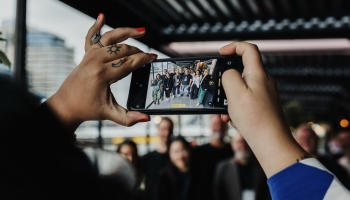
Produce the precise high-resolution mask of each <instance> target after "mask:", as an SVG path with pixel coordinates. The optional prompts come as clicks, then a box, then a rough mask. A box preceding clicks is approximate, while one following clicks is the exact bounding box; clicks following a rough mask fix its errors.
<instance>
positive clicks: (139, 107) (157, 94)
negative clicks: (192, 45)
mask: <svg viewBox="0 0 350 200" xmlns="http://www.w3.org/2000/svg"><path fill="white" fill-rule="evenodd" d="M227 69H235V70H237V71H239V72H240V73H242V71H243V63H242V59H241V57H240V56H238V55H234V56H207V57H188V58H169V59H159V60H155V61H153V62H152V63H149V64H146V65H144V66H143V67H140V68H139V69H137V70H135V71H134V72H133V73H132V76H131V82H130V91H129V96H128V100H127V108H128V110H129V111H139V112H143V113H147V114H149V115H172V114H225V113H227V99H226V95H225V91H224V89H223V86H222V81H221V77H222V74H223V72H224V71H226V70H227Z"/></svg>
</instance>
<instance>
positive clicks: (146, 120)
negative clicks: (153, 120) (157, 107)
mask: <svg viewBox="0 0 350 200" xmlns="http://www.w3.org/2000/svg"><path fill="white" fill-rule="evenodd" d="M139 122H149V119H140V120H139Z"/></svg>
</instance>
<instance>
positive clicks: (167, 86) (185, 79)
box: [150, 67, 210, 106]
mask: <svg viewBox="0 0 350 200" xmlns="http://www.w3.org/2000/svg"><path fill="white" fill-rule="evenodd" d="M209 80H210V77H209V70H208V69H204V70H203V72H202V71H201V70H199V69H197V70H194V69H193V68H185V69H183V68H181V67H180V68H178V69H176V68H175V67H174V68H172V72H169V71H168V70H167V69H164V70H163V74H162V75H160V74H159V73H158V74H156V78H155V79H151V80H150V85H151V86H152V87H153V91H152V97H153V103H154V104H155V105H159V101H163V100H164V96H165V101H170V98H175V97H176V96H178V97H179V98H180V97H182V96H184V95H185V96H186V97H189V98H190V99H192V100H194V99H198V103H197V104H196V106H200V105H202V103H203V99H204V96H205V94H206V92H207V90H208V87H209Z"/></svg>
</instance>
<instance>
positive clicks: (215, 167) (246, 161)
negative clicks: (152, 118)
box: [118, 115, 350, 200]
mask: <svg viewBox="0 0 350 200" xmlns="http://www.w3.org/2000/svg"><path fill="white" fill-rule="evenodd" d="M208 124H209V125H210V129H211V132H212V134H211V136H210V142H209V143H208V144H204V145H201V146H193V145H190V143H189V142H188V141H187V140H186V139H185V138H184V137H181V136H176V137H175V136H173V122H172V120H171V119H170V118H168V117H164V118H162V121H161V122H160V124H159V125H158V129H157V130H158V132H157V135H158V136H159V138H160V143H159V144H158V146H157V149H156V150H154V151H152V152H150V153H147V154H145V155H143V156H142V157H141V158H140V160H141V163H140V164H141V167H139V165H135V164H134V166H138V167H137V168H135V170H136V171H137V173H136V174H137V175H138V176H140V174H142V175H141V176H142V177H143V180H144V182H143V183H141V182H137V183H136V186H135V187H136V188H138V191H139V192H138V194H142V195H139V196H137V198H134V199H145V200H146V199H147V200H148V199H152V200H153V199H154V200H166V199H169V200H171V199H174V200H175V199H176V200H180V199H181V200H186V199H204V200H206V199H207V200H230V199H231V200H233V199H242V200H250V199H251V200H253V199H256V200H259V199H261V200H266V199H271V195H270V192H269V188H268V185H267V177H266V175H265V174H264V171H263V169H262V168H261V166H260V164H259V162H258V160H257V159H256V158H255V156H254V153H253V152H252V151H251V149H250V147H249V145H248V144H247V142H246V141H245V139H244V138H243V136H242V135H241V134H240V133H239V132H236V133H234V135H233V136H232V138H231V142H230V143H226V142H225V140H224V138H225V137H226V136H227V128H228V127H227V123H224V122H222V121H221V117H220V115H212V116H211V117H210V121H209V123H208ZM294 138H295V140H296V141H297V142H298V144H299V145H300V146H301V147H303V149H304V150H305V151H307V152H308V153H309V154H310V155H311V156H312V157H314V158H316V159H317V160H319V161H320V163H322V164H323V165H324V166H325V167H326V168H327V169H328V170H329V171H330V172H332V173H333V174H334V175H335V176H336V177H337V178H338V179H339V181H340V182H341V183H342V184H343V185H344V186H345V187H346V188H348V189H350V174H348V173H349V172H347V170H348V169H349V168H350V162H349V161H348V157H347V154H344V156H343V157H341V158H339V159H337V158H336V157H334V156H333V155H331V154H322V155H321V154H320V153H319V151H318V146H319V145H318V141H319V137H318V136H317V135H316V133H315V132H314V130H313V129H312V128H311V126H309V125H307V124H302V125H300V126H299V127H297V129H296V130H295V132H294ZM338 138H342V139H339V141H340V142H341V143H342V144H343V145H342V146H341V147H342V148H343V149H344V151H345V152H347V151H348V149H350V143H349V141H350V140H349V139H350V132H347V131H341V132H340V133H339V134H338ZM125 143H132V142H131V141H128V140H126V141H125V142H123V143H121V144H120V145H119V147H118V152H120V148H121V147H120V146H122V147H123V146H125ZM133 145H135V143H133ZM135 149H136V147H135V148H130V150H129V153H128V154H127V153H126V154H125V153H124V156H125V157H126V158H127V159H129V160H130V158H128V156H127V155H132V154H135ZM122 155H123V154H122ZM135 156H136V155H135ZM137 160H139V159H137ZM132 162H133V161H132ZM141 184H143V185H142V186H141ZM141 188H142V189H141Z"/></svg>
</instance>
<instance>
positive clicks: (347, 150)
mask: <svg viewBox="0 0 350 200" xmlns="http://www.w3.org/2000/svg"><path fill="white" fill-rule="evenodd" d="M337 139H338V142H339V143H340V146H341V148H342V150H343V152H344V155H343V156H342V157H340V158H339V159H338V163H339V165H341V166H342V167H344V168H345V170H346V171H347V173H348V175H349V176H350V130H342V131H340V132H339V133H338V136H337Z"/></svg>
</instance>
